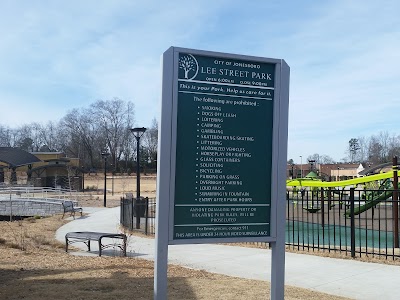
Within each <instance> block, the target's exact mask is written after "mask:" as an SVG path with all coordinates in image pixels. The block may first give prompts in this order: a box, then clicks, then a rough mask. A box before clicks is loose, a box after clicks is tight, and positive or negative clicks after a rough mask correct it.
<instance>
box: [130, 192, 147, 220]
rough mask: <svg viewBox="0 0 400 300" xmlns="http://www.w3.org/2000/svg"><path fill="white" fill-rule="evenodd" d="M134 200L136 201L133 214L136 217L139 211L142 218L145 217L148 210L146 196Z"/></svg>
mask: <svg viewBox="0 0 400 300" xmlns="http://www.w3.org/2000/svg"><path fill="white" fill-rule="evenodd" d="M133 200H134V201H135V202H134V208H133V216H134V217H136V212H138V214H139V217H140V218H142V217H144V216H145V212H146V199H145V198H144V197H140V198H139V199H137V198H134V199H133Z"/></svg>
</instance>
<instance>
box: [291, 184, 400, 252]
mask: <svg viewBox="0 0 400 300" xmlns="http://www.w3.org/2000/svg"><path fill="white" fill-rule="evenodd" d="M394 192H395V193H397V192H398V191H397V190H394V191H393V190H388V189H381V190H355V189H350V190H340V191H339V190H333V189H326V190H324V189H319V190H314V191H313V190H311V191H305V190H303V191H301V192H297V191H295V192H292V191H289V192H287V205H286V209H287V217H286V245H288V246H289V247H290V248H292V249H297V250H306V251H315V250H317V249H318V250H322V251H328V252H341V253H345V254H346V255H351V257H356V256H360V257H361V256H362V255H367V256H372V257H375V256H378V257H385V258H386V259H393V260H394V259H396V258H400V249H399V227H398V225H399V217H398V216H399V214H398V211H399V208H398V206H399V201H398V200H393V199H396V198H397V197H393V193H394Z"/></svg>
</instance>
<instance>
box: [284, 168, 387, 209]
mask: <svg viewBox="0 0 400 300" xmlns="http://www.w3.org/2000/svg"><path fill="white" fill-rule="evenodd" d="M393 176H394V172H393V171H390V172H386V173H381V174H374V175H369V176H364V177H360V178H354V179H348V180H342V181H330V182H324V181H321V180H316V179H311V180H310V179H309V178H297V179H294V180H287V182H286V185H287V186H293V187H298V186H300V187H302V188H303V187H310V188H312V189H315V188H317V189H318V188H335V190H333V191H332V192H333V193H336V194H339V195H340V196H339V198H341V199H343V193H344V188H346V187H351V186H354V187H356V186H357V185H359V184H365V183H368V182H374V181H382V180H383V181H382V183H381V185H380V187H379V190H380V191H381V192H379V193H374V194H372V193H368V192H366V194H365V204H363V205H359V206H357V207H356V208H355V209H354V215H358V214H360V213H363V212H365V211H366V210H368V209H370V208H372V207H374V206H376V205H377V204H379V203H380V202H382V201H384V200H387V199H389V198H391V197H392V194H393V193H392V192H390V191H392V190H393V187H392V186H393V185H392V183H391V180H390V178H393ZM340 187H341V188H343V189H342V190H337V189H336V188H340ZM304 209H305V210H307V211H308V212H310V213H315V212H318V211H319V208H318V207H314V206H311V207H304ZM350 214H351V213H350V210H347V211H346V212H345V215H346V216H348V217H349V216H350Z"/></svg>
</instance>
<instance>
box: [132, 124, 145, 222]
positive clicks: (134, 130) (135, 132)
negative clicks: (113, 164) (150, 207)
mask: <svg viewBox="0 0 400 300" xmlns="http://www.w3.org/2000/svg"><path fill="white" fill-rule="evenodd" d="M145 131H146V128H145V127H135V128H132V129H131V132H132V133H133V135H134V136H135V138H136V206H135V212H136V229H140V214H139V213H140V210H139V209H138V203H139V201H140V151H139V150H140V147H139V145H140V138H141V137H142V135H143V134H144V133H145ZM132 206H133V200H132ZM132 224H133V207H132Z"/></svg>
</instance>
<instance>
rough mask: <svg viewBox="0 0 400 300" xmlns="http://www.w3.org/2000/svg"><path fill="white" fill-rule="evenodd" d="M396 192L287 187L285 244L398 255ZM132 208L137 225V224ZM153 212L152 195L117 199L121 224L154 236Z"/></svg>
mask: <svg viewBox="0 0 400 300" xmlns="http://www.w3.org/2000/svg"><path fill="white" fill-rule="evenodd" d="M394 192H395V193H397V192H398V190H390V189H385V190H355V189H349V190H335V189H325V190H324V189H318V190H314V191H313V190H308V191H307V190H303V191H299V192H297V191H295V192H292V191H288V192H287V198H286V204H287V205H286V237H285V239H286V245H287V246H288V247H289V248H291V249H294V250H301V251H323V252H325V251H326V252H337V253H343V254H345V255H349V256H351V257H361V256H363V255H366V256H370V257H379V258H385V259H392V260H395V259H399V258H400V248H399V238H400V236H399V221H398V220H399V213H398V212H399V201H398V200H394V199H395V198H396V197H393V193H394ZM132 201H133V202H132ZM132 210H133V214H132ZM136 211H138V212H139V217H140V229H137V228H135V225H136V224H137V223H136ZM155 211H156V201H155V198H141V199H140V201H136V198H121V225H123V226H124V227H125V228H127V229H129V230H140V231H141V232H143V233H145V234H147V235H152V234H155ZM264 244H265V245H264ZM258 246H263V247H267V248H268V247H269V245H268V243H258Z"/></svg>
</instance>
